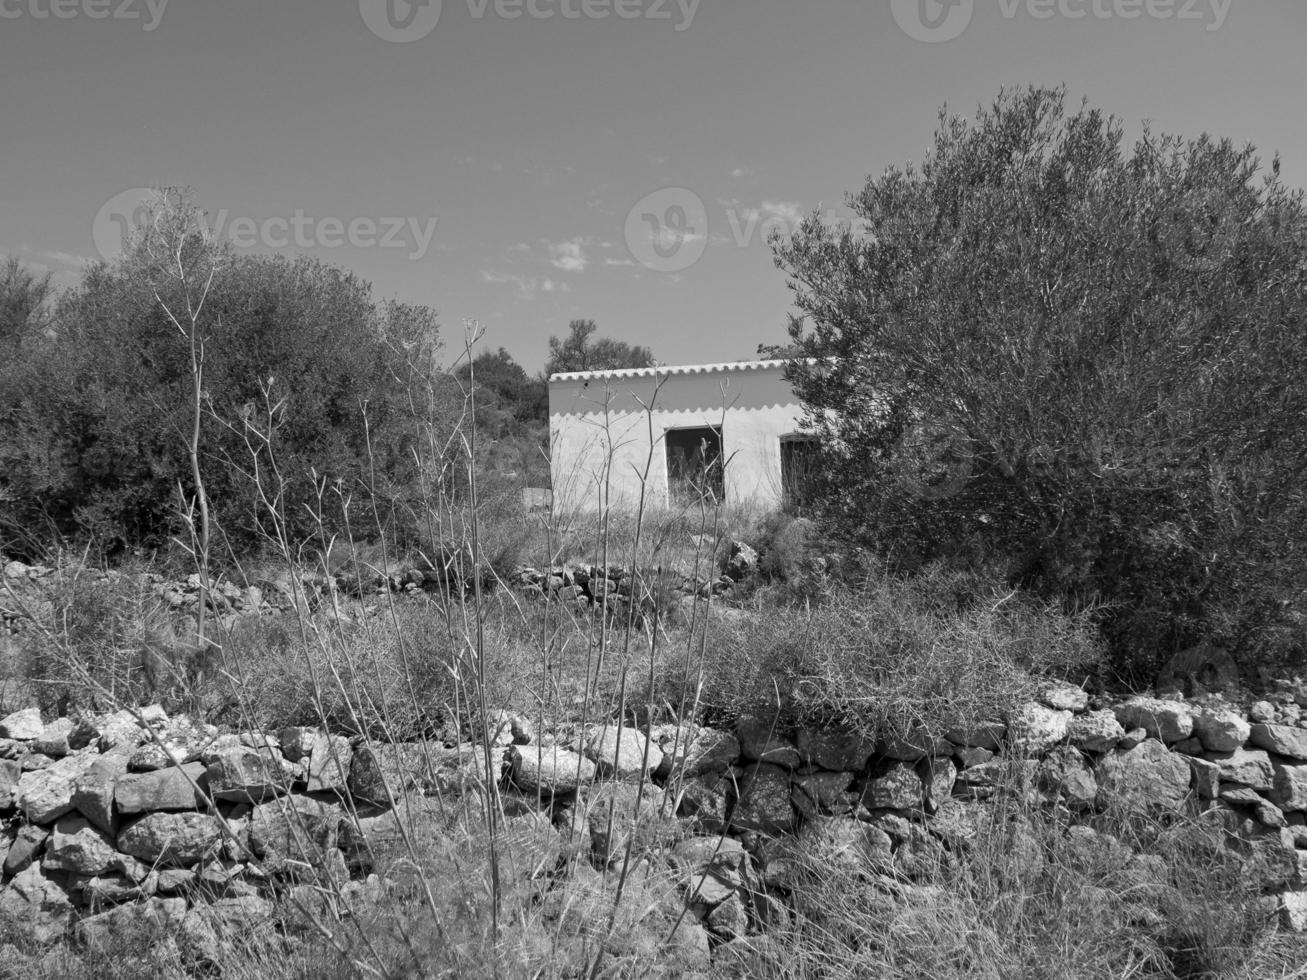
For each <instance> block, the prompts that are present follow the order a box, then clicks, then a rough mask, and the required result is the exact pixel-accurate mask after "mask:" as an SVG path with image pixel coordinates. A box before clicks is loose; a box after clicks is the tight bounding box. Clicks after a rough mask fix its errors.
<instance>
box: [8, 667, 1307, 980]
mask: <svg viewBox="0 0 1307 980" xmlns="http://www.w3.org/2000/svg"><path fill="white" fill-rule="evenodd" d="M1304 706H1307V691H1304V690H1299V689H1293V688H1286V689H1285V690H1284V691H1282V692H1281V693H1280V694H1279V695H1278V696H1277V697H1276V699H1274V700H1271V701H1264V702H1258V703H1256V704H1254V705H1252V706H1251V709H1250V710H1246V711H1245V710H1242V709H1239V708H1236V707H1234V706H1232V705H1229V704H1226V703H1225V702H1222V701H1219V700H1216V699H1209V700H1206V701H1203V702H1185V701H1180V700H1162V699H1156V698H1148V697H1136V698H1132V699H1129V700H1126V701H1123V702H1120V703H1116V704H1110V705H1108V704H1102V703H1093V702H1092V701H1091V699H1090V698H1089V697H1088V696H1087V695H1086V694H1085V692H1083V691H1081V690H1079V689H1076V688H1071V687H1062V686H1051V687H1049V688H1048V689H1047V690H1046V691H1045V692H1044V694H1043V696H1042V697H1041V699H1040V700H1039V701H1038V702H1033V703H1030V704H1027V705H1025V706H1024V707H1023V708H1022V709H1021V710H1020V711H1018V712H1016V713H1015V714H1014V716H1013V717H1012V718H1009V719H1003V720H995V721H993V722H991V723H986V724H979V725H971V726H967V727H961V728H958V729H956V730H953V731H949V732H947V733H945V734H944V735H943V736H939V737H932V736H929V735H926V734H924V733H913V732H908V733H905V734H903V735H901V736H896V737H887V738H880V739H878V740H876V741H874V742H873V741H869V740H868V739H866V738H862V737H859V736H856V735H850V734H847V733H839V732H828V731H799V732H790V731H785V730H783V729H781V728H778V726H777V724H776V723H775V719H772V718H767V717H746V718H742V719H740V720H739V722H738V723H737V724H736V725H735V726H734V728H733V729H731V730H729V731H728V730H720V729H714V728H707V727H703V726H699V725H695V724H682V725H663V726H655V727H653V728H652V729H650V730H648V731H638V730H636V729H633V728H629V727H619V726H617V725H616V724H612V723H610V724H607V725H603V726H599V727H592V728H591V729H590V730H588V731H579V732H574V733H573V734H571V735H564V734H563V733H562V729H561V728H560V730H559V732H557V733H552V734H551V733H549V732H537V731H536V726H535V725H533V724H532V722H531V720H529V719H527V718H524V717H520V716H513V715H511V714H508V713H503V714H501V715H499V716H496V718H495V719H493V721H494V722H495V723H496V725H497V729H496V735H495V738H494V740H493V742H492V744H491V745H489V746H488V747H486V746H484V745H476V744H472V743H470V742H468V743H463V744H458V745H444V744H427V743H403V744H379V743H374V742H365V741H362V740H359V739H350V738H346V737H343V736H341V735H336V734H331V733H327V732H323V731H318V730H314V729H311V728H286V729H283V730H282V731H279V732H275V733H274V732H253V733H252V732H246V733H220V732H218V731H217V730H216V729H214V728H212V727H209V726H206V725H203V724H197V723H195V722H192V721H191V720H189V719H187V718H185V717H180V716H179V717H169V716H168V715H167V714H166V713H165V712H164V711H163V710H161V709H159V708H158V707H147V708H144V709H140V710H133V711H120V712H117V713H114V714H109V715H105V716H101V717H95V718H77V719H72V718H52V719H50V718H43V717H41V715H40V713H39V711H38V710H37V709H36V708H28V709H25V710H22V711H18V712H15V713H13V714H10V715H9V716H7V717H5V718H3V719H0V820H2V821H3V828H4V829H3V831H2V832H0V864H2V866H3V877H0V911H3V912H5V913H9V914H12V915H17V916H20V917H22V918H23V919H24V920H25V921H27V922H29V923H32V924H34V925H35V926H36V927H37V928H38V930H39V931H40V932H41V933H42V934H44V935H45V936H46V937H47V938H50V939H55V938H59V937H61V936H63V935H64V934H65V933H66V932H67V931H69V930H73V931H75V932H76V933H77V934H79V935H81V936H82V937H83V938H88V937H89V938H91V939H93V938H94V937H95V936H96V935H102V934H104V933H105V931H107V930H112V929H113V928H114V923H115V922H117V921H119V920H118V918H117V917H118V916H121V915H123V914H125V910H130V911H131V913H132V914H137V915H146V916H151V917H155V918H157V919H158V920H160V921H168V922H174V923H177V924H179V925H180V926H181V927H182V928H187V929H191V930H195V931H200V932H203V930H205V929H210V928H211V926H209V925H206V923H208V922H210V921H211V919H212V916H213V915H215V914H216V915H218V916H220V917H223V918H224V919H225V921H228V922H231V921H235V922H238V923H249V922H251V921H259V920H263V919H267V918H268V917H269V916H270V914H271V911H272V901H271V900H272V899H273V898H274V897H275V896H277V895H278V894H281V893H283V892H284V891H285V890H286V889H288V888H295V887H298V886H299V884H300V883H302V882H303V881H304V880H305V879H306V876H307V875H308V874H309V873H310V871H312V872H313V873H314V874H316V875H325V876H326V877H327V878H328V879H330V880H331V881H334V882H335V883H336V885H337V887H338V888H339V889H340V892H341V894H342V895H344V896H346V897H348V896H349V895H351V894H355V895H366V894H371V893H375V892H377V890H378V889H384V888H385V884H384V881H382V880H380V879H378V877H377V876H376V874H375V871H376V870H377V866H376V862H377V860H378V856H379V855H380V854H382V853H383V852H384V851H385V849H386V847H387V846H390V845H394V844H395V843H396V842H397V841H398V840H399V839H400V837H401V826H403V827H409V828H411V827H412V826H414V823H415V821H416V822H417V823H421V822H422V821H424V820H425V821H428V822H429V823H430V825H431V827H432V828H435V830H436V832H437V833H439V832H441V828H443V827H445V826H446V824H445V823H442V822H441V821H442V820H445V819H446V817H447V813H448V806H449V804H450V803H451V801H453V802H457V801H462V802H463V803H465V804H466V803H470V804H472V805H474V806H479V805H480V802H481V801H482V800H483V799H485V798H486V797H487V796H488V795H490V794H491V791H492V787H491V786H490V785H488V781H487V778H486V775H487V773H489V774H491V775H492V776H493V777H494V779H493V782H494V786H493V791H494V795H495V796H496V797H497V798H498V799H499V801H500V804H501V805H502V807H503V812H504V814H505V823H506V833H508V834H509V836H510V837H512V836H513V835H517V839H523V840H529V841H530V842H531V844H530V850H529V853H530V860H529V861H528V862H527V864H526V871H525V872H524V873H525V874H527V875H528V876H530V877H532V878H534V879H536V880H538V881H541V882H545V883H547V884H546V885H544V886H542V887H543V888H544V891H545V894H546V904H547V906H548V901H551V900H552V901H554V902H555V903H556V904H557V905H558V908H559V909H560V910H562V909H574V908H575V907H577V906H576V901H577V894H576V893H577V892H578V890H579V891H580V892H584V893H585V894H589V891H595V890H596V889H598V891H597V892H596V895H600V894H601V893H602V889H603V887H604V886H603V881H604V879H603V878H602V877H596V871H597V870H601V869H604V868H607V867H609V866H611V865H614V864H615V863H619V862H620V861H621V860H622V858H623V855H624V853H625V849H626V846H627V842H628V841H629V840H631V839H632V838H631V835H632V834H636V835H638V837H639V839H640V840H642V841H645V842H648V841H658V842H659V843H660V848H659V850H658V852H657V853H659V854H660V855H662V857H661V858H659V860H662V861H664V862H665V867H661V868H660V869H659V874H660V876H659V877H658V878H657V880H658V881H662V882H664V883H666V882H669V881H670V882H673V883H674V886H667V887H665V888H664V891H663V892H659V893H657V894H656V895H654V898H653V899H651V901H650V903H649V905H648V908H650V909H656V910H660V912H659V914H660V915H661V916H662V917H663V918H662V919H660V920H659V921H660V922H661V926H659V927H658V928H663V929H664V930H665V929H666V927H667V926H668V924H669V923H673V922H676V921H678V919H679V920H680V921H681V923H682V925H681V926H680V927H678V929H679V930H683V931H678V936H680V938H679V939H678V940H677V942H679V943H681V944H682V945H681V946H677V947H676V950H677V953H676V955H678V956H683V957H684V964H683V965H684V967H685V969H686V971H687V972H692V971H693V970H695V969H702V968H704V967H705V966H706V964H707V962H708V957H710V956H714V955H718V954H719V951H720V950H721V949H722V948H724V947H729V946H730V944H731V943H732V942H735V941H743V937H745V936H747V935H752V934H755V933H758V932H765V931H766V930H767V929H768V928H770V927H771V926H772V925H774V924H776V923H778V922H784V921H786V917H787V916H788V915H790V914H791V906H792V904H793V902H794V900H795V895H794V893H793V889H794V888H795V887H798V886H797V885H796V884H795V880H794V868H795V862H794V860H793V851H792V849H793V846H794V842H795V841H803V840H805V839H808V840H809V841H810V840H811V839H812V838H814V837H818V838H821V839H822V840H823V841H826V842H827V843H828V844H831V851H830V852H831V853H832V854H835V855H841V854H842V855H846V856H847V855H850V854H853V855H858V857H857V858H856V859H857V860H867V859H873V860H878V861H881V862H883V863H884V864H885V865H886V866H887V867H893V868H894V869H896V871H897V872H898V874H897V875H896V876H895V877H893V879H892V880H893V881H897V882H899V883H900V884H898V885H895V886H894V887H895V888H898V889H899V890H900V891H902V890H903V889H905V888H909V887H910V886H908V885H904V884H902V882H905V881H910V880H911V879H912V875H913V873H914V872H913V869H914V867H916V866H917V865H918V864H920V863H921V862H929V861H930V860H932V855H934V856H936V857H937V856H938V854H939V853H942V852H944V851H947V850H949V849H951V848H957V847H963V846H965V845H966V841H967V840H968V839H969V838H970V837H972V836H974V834H975V833H976V826H977V819H978V814H980V813H981V812H982V811H983V809H984V805H985V801H986V800H987V799H990V798H992V797H994V796H995V795H996V794H998V793H1000V792H1004V791H1010V790H1012V789H1013V788H1014V787H1015V788H1016V790H1017V791H1018V792H1019V793H1021V794H1024V795H1026V796H1028V797H1029V799H1030V800H1031V801H1033V802H1040V803H1042V804H1044V805H1049V806H1055V807H1061V808H1065V809H1066V810H1067V811H1070V812H1071V813H1082V814H1089V813H1092V812H1095V811H1098V810H1101V809H1103V808H1106V807H1111V806H1114V805H1116V804H1125V805H1128V806H1132V807H1143V808H1149V809H1176V810H1180V809H1184V810H1190V811H1192V812H1196V813H1200V814H1202V815H1203V819H1206V820H1211V821H1214V822H1216V823H1218V824H1219V825H1220V826H1221V827H1222V828H1224V830H1225V832H1226V833H1227V835H1228V840H1229V841H1230V843H1231V845H1232V846H1236V847H1240V848H1243V849H1246V850H1247V851H1249V852H1253V851H1257V852H1260V853H1261V854H1262V856H1263V857H1264V858H1265V861H1264V862H1263V865H1262V866H1263V867H1265V868H1266V869H1267V870H1266V875H1267V878H1266V880H1265V881H1264V882H1263V884H1264V886H1265V890H1266V893H1267V895H1268V896H1274V900H1275V901H1276V902H1277V903H1278V908H1279V914H1280V916H1281V919H1282V923H1283V925H1284V927H1285V928H1288V929H1292V930H1295V931H1303V930H1305V929H1307V714H1305V713H1304V710H1303V709H1304ZM437 800H438V801H439V804H440V805H439V806H436V805H435V801H437ZM1072 833H1076V834H1081V835H1083V836H1085V837H1086V842H1087V844H1089V845H1091V846H1092V845H1093V844H1094V842H1093V841H1089V840H1088V838H1090V837H1093V835H1094V831H1093V830H1091V829H1089V827H1088V826H1079V827H1073V828H1072ZM1100 843H1101V842H1100ZM1112 846H1119V845H1116V844H1115V843H1114V844H1113V845H1112ZM578 858H579V859H578ZM653 880H654V879H652V878H651V879H650V881H653ZM886 880H887V881H890V880H891V879H889V878H887V879H886ZM648 887H650V888H653V885H652V884H650V885H649V886H648ZM587 890H589V891H587ZM550 895H553V896H555V898H554V899H549V898H548V896H550ZM563 895H565V896H566V898H563V897H559V896H563ZM904 895H905V896H906V897H904V896H900V897H901V898H903V900H911V895H910V894H908V893H907V892H905V893H904ZM592 897H594V896H592ZM595 900H596V901H598V900H599V898H595ZM687 907H688V909H689V914H687V915H685V916H681V911H682V910H683V909H685V908H687ZM201 913H203V914H201ZM560 914H564V913H563V912H560ZM632 928H633V930H634V931H632V932H630V936H629V937H628V938H630V937H635V936H637V935H639V930H638V929H635V927H634V926H633V927H632ZM649 929H650V930H652V931H651V932H650V933H649V935H650V936H652V935H653V934H654V933H656V932H657V928H655V927H654V926H649ZM646 938H648V937H646ZM663 938H665V933H664V935H663ZM630 941H632V942H634V941H635V939H634V938H631V939H630ZM660 941H661V939H660Z"/></svg>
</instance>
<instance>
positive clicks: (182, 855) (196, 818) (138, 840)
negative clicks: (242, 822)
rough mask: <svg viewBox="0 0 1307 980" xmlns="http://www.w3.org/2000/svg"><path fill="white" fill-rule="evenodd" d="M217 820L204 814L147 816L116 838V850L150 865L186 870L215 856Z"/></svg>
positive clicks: (219, 835)
mask: <svg viewBox="0 0 1307 980" xmlns="http://www.w3.org/2000/svg"><path fill="white" fill-rule="evenodd" d="M223 838H224V835H223V830H222V821H221V818H219V817H217V816H214V815H212V814H208V813H148V814H146V815H145V816H144V817H142V818H141V819H139V820H137V821H136V822H135V823H132V824H129V825H128V826H127V827H125V828H123V830H122V831H121V832H120V833H119V834H118V850H120V851H122V852H123V853H124V854H130V855H131V856H132V857H135V858H140V859H141V860H142V861H146V862H148V863H150V864H155V863H157V864H159V865H161V866H164V867H176V868H189V867H192V866H193V865H196V864H199V863H200V862H201V861H202V860H204V859H206V858H208V857H212V856H213V855H214V854H216V853H217V851H218V849H219V848H220V847H221V845H222V842H223Z"/></svg>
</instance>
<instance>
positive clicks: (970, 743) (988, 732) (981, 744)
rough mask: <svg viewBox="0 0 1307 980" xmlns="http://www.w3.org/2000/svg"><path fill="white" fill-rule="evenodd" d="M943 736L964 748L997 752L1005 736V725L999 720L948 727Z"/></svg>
mask: <svg viewBox="0 0 1307 980" xmlns="http://www.w3.org/2000/svg"><path fill="white" fill-rule="evenodd" d="M944 737H945V738H946V739H947V740H948V741H950V742H952V743H953V744H954V745H960V746H963V747H964V748H972V749H986V750H987V751H990V752H997V751H998V750H999V748H1000V746H1001V745H1002V743H1003V740H1004V739H1005V738H1006V737H1007V725H1005V724H1003V723H1002V722H1001V721H991V722H983V723H981V724H978V725H966V726H963V727H960V728H950V729H949V730H948V731H947V732H945V733H944Z"/></svg>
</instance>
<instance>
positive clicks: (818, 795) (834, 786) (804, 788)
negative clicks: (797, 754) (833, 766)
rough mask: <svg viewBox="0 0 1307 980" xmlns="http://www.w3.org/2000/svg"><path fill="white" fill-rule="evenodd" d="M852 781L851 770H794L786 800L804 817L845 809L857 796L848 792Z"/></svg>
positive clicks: (840, 811) (851, 807)
mask: <svg viewBox="0 0 1307 980" xmlns="http://www.w3.org/2000/svg"><path fill="white" fill-rule="evenodd" d="M949 764H950V765H952V763H949ZM852 782H853V773H851V772H822V771H816V772H806V773H796V774H795V776H794V782H793V784H792V788H791V791H790V802H792V803H793V804H794V808H795V809H796V810H798V811H799V813H801V814H803V816H804V817H806V818H814V817H818V816H831V815H834V814H841V813H849V812H851V811H852V809H853V806H854V804H855V803H856V802H857V796H856V795H855V794H854V793H851V792H849V786H850V785H851V784H852ZM951 788H952V787H951V786H950V789H951Z"/></svg>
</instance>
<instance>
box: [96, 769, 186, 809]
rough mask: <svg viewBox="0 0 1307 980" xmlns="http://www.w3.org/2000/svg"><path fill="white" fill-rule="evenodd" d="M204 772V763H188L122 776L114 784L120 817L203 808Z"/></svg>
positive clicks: (115, 799)
mask: <svg viewBox="0 0 1307 980" xmlns="http://www.w3.org/2000/svg"><path fill="white" fill-rule="evenodd" d="M205 772H206V770H205V767H204V765H203V763H199V762H189V763H187V764H186V765H184V766H181V767H179V768H172V769H156V770H155V771H153V772H142V773H131V774H124V775H122V776H119V777H118V779H117V780H116V781H115V783H114V802H115V803H116V804H117V807H118V812H119V813H122V814H136V813H152V812H154V811H155V810H196V809H199V808H200V807H202V806H204V805H205V799H204V786H205V783H206V782H207V779H206V776H205Z"/></svg>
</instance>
